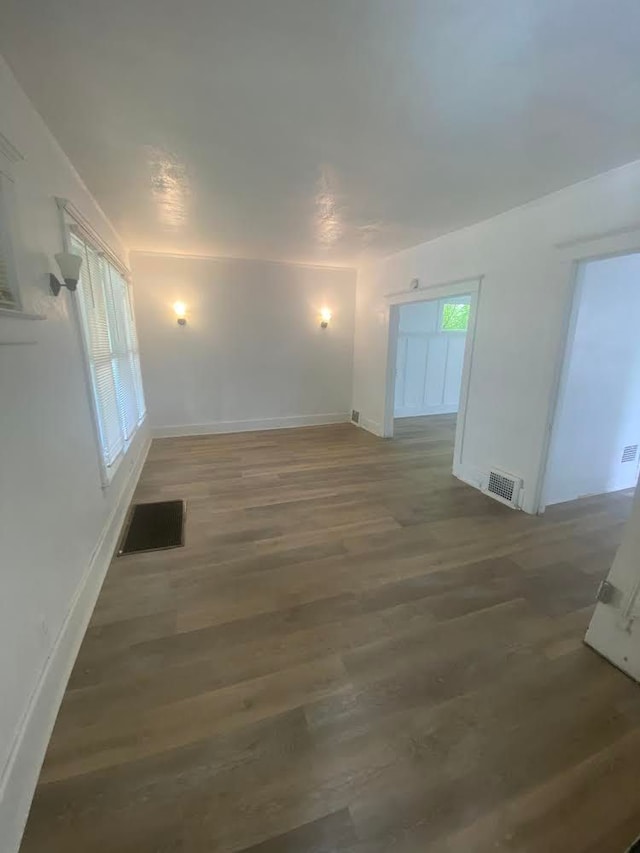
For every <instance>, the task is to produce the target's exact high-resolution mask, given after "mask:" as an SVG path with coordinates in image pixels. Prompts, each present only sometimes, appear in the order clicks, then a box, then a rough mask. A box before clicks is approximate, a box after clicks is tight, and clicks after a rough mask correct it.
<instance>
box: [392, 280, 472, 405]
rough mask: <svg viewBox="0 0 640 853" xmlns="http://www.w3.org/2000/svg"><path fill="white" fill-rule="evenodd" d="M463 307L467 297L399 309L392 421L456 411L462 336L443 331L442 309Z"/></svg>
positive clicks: (451, 331) (463, 338) (452, 330)
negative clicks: (393, 419) (450, 306)
mask: <svg viewBox="0 0 640 853" xmlns="http://www.w3.org/2000/svg"><path fill="white" fill-rule="evenodd" d="M452 304H453V305H461V306H462V305H468V304H469V297H466V296H462V297H454V298H452V299H440V300H433V301H432V302H418V303H414V304H411V305H405V306H402V308H401V311H400V326H399V330H398V355H397V359H396V391H395V411H394V414H395V416H396V417H400V418H401V417H410V416H412V415H435V414H444V413H447V412H457V411H458V404H459V399H460V384H461V382H462V367H463V362H464V350H465V345H466V339H467V335H466V331H460V330H456V329H447V328H446V327H445V326H446V323H445V321H444V320H443V317H445V313H444V312H445V308H446V306H448V305H452Z"/></svg>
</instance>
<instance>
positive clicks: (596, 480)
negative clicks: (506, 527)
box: [542, 252, 640, 509]
mask: <svg viewBox="0 0 640 853" xmlns="http://www.w3.org/2000/svg"><path fill="white" fill-rule="evenodd" d="M639 321H640V253H637V252H636V253H632V254H625V255H617V256H614V257H604V258H597V259H588V260H583V261H581V262H580V263H579V264H578V268H577V276H576V287H575V294H574V300H573V307H572V313H571V320H570V323H569V330H568V336H567V344H566V348H565V353H564V360H563V365H562V370H561V375H560V384H559V390H558V398H557V403H556V408H555V414H554V418H553V425H552V431H551V440H550V445H549V453H548V458H547V465H546V471H545V477H544V484H543V490H542V509H543V508H544V507H546V506H551V505H553V504H558V503H564V502H565V501H571V500H576V499H577V498H583V497H587V496H591V495H599V494H605V493H608V492H616V491H621V490H625V489H631V488H633V487H635V485H636V483H637V481H638V473H639V470H640V468H639V466H640V336H638V322H639Z"/></svg>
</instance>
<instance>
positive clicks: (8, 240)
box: [0, 140, 23, 315]
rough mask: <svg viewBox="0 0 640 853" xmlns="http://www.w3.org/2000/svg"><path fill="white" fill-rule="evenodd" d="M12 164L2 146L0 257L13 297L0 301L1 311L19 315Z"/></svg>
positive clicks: (0, 159)
mask: <svg viewBox="0 0 640 853" xmlns="http://www.w3.org/2000/svg"><path fill="white" fill-rule="evenodd" d="M0 142H1V140H0ZM11 162H12V161H11V160H9V159H8V158H7V157H6V156H5V154H4V149H3V148H2V146H1V145H0V224H4V228H0V256H1V257H2V260H3V263H4V266H5V269H6V271H7V285H8V287H7V289H8V291H9V293H10V295H11V296H12V300H11V301H10V302H9V301H5V300H2V299H0V311H2V312H3V313H4V314H16V315H19V314H22V313H23V303H22V297H21V294H20V282H19V277H18V267H17V263H16V248H15V247H16V242H17V241H16V205H15V181H14V178H13V175H12V173H11Z"/></svg>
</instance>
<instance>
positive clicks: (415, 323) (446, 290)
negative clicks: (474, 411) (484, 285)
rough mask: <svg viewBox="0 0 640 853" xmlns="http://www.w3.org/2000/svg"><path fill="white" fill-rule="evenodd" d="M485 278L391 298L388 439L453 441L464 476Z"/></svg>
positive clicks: (456, 470)
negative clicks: (424, 435)
mask: <svg viewBox="0 0 640 853" xmlns="http://www.w3.org/2000/svg"><path fill="white" fill-rule="evenodd" d="M481 281H482V279H481V278H475V279H465V280H463V281H457V282H451V283H449V284H442V285H435V286H433V287H429V288H425V289H423V290H417V291H410V292H409V293H407V292H405V293H396V294H389V296H388V299H389V302H390V310H389V349H388V356H387V379H386V388H385V421H384V436H385V437H386V438H392V437H393V436H394V434H398V435H402V436H403V437H407V436H410V435H414V434H416V435H419V434H420V433H421V432H422V433H425V432H431V433H432V434H433V437H434V438H436V439H438V438H440V439H443V440H444V439H450V440H451V444H452V449H453V473H454V474H455V475H456V476H459V477H461V478H462V479H464V476H463V475H462V472H461V462H462V451H463V443H464V429H465V419H466V407H467V398H468V392H469V386H470V380H471V368H472V361H473V345H474V339H475V324H476V315H477V305H478V299H479V294H480V285H481Z"/></svg>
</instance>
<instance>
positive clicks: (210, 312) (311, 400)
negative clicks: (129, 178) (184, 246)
mask: <svg viewBox="0 0 640 853" xmlns="http://www.w3.org/2000/svg"><path fill="white" fill-rule="evenodd" d="M132 265H133V277H134V293H135V300H136V315H137V324H138V332H139V336H140V350H141V357H142V373H143V378H144V384H145V392H146V399H147V405H148V409H149V418H150V422H151V426H152V428H153V430H154V434H160V435H167V434H179V433H191V432H216V431H236V430H241V429H263V428H270V427H279V426H298V425H305V424H313V423H327V422H335V421H344V420H346V419H348V417H349V416H350V412H351V393H352V362H353V325H354V302H355V271H353V270H335V269H322V268H320V267H305V266H298V265H293V264H278V263H268V262H261V261H246V260H226V259H214V258H204V259H203V258H200V259H198V258H180V257H174V256H164V255H145V254H136V253H134V254H132ZM177 300H182V301H183V302H184V303H185V304H186V305H187V308H188V317H187V325H186V326H182V327H181V326H178V324H177V323H176V318H175V315H174V313H173V311H172V308H171V306H172V305H173V303H174V302H175V301H177ZM324 306H326V307H328V308H329V309H330V310H331V311H332V313H333V317H332V319H331V322H330V324H329V327H328V328H327V329H321V328H320V319H319V311H320V309H321V308H323V307H324Z"/></svg>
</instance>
